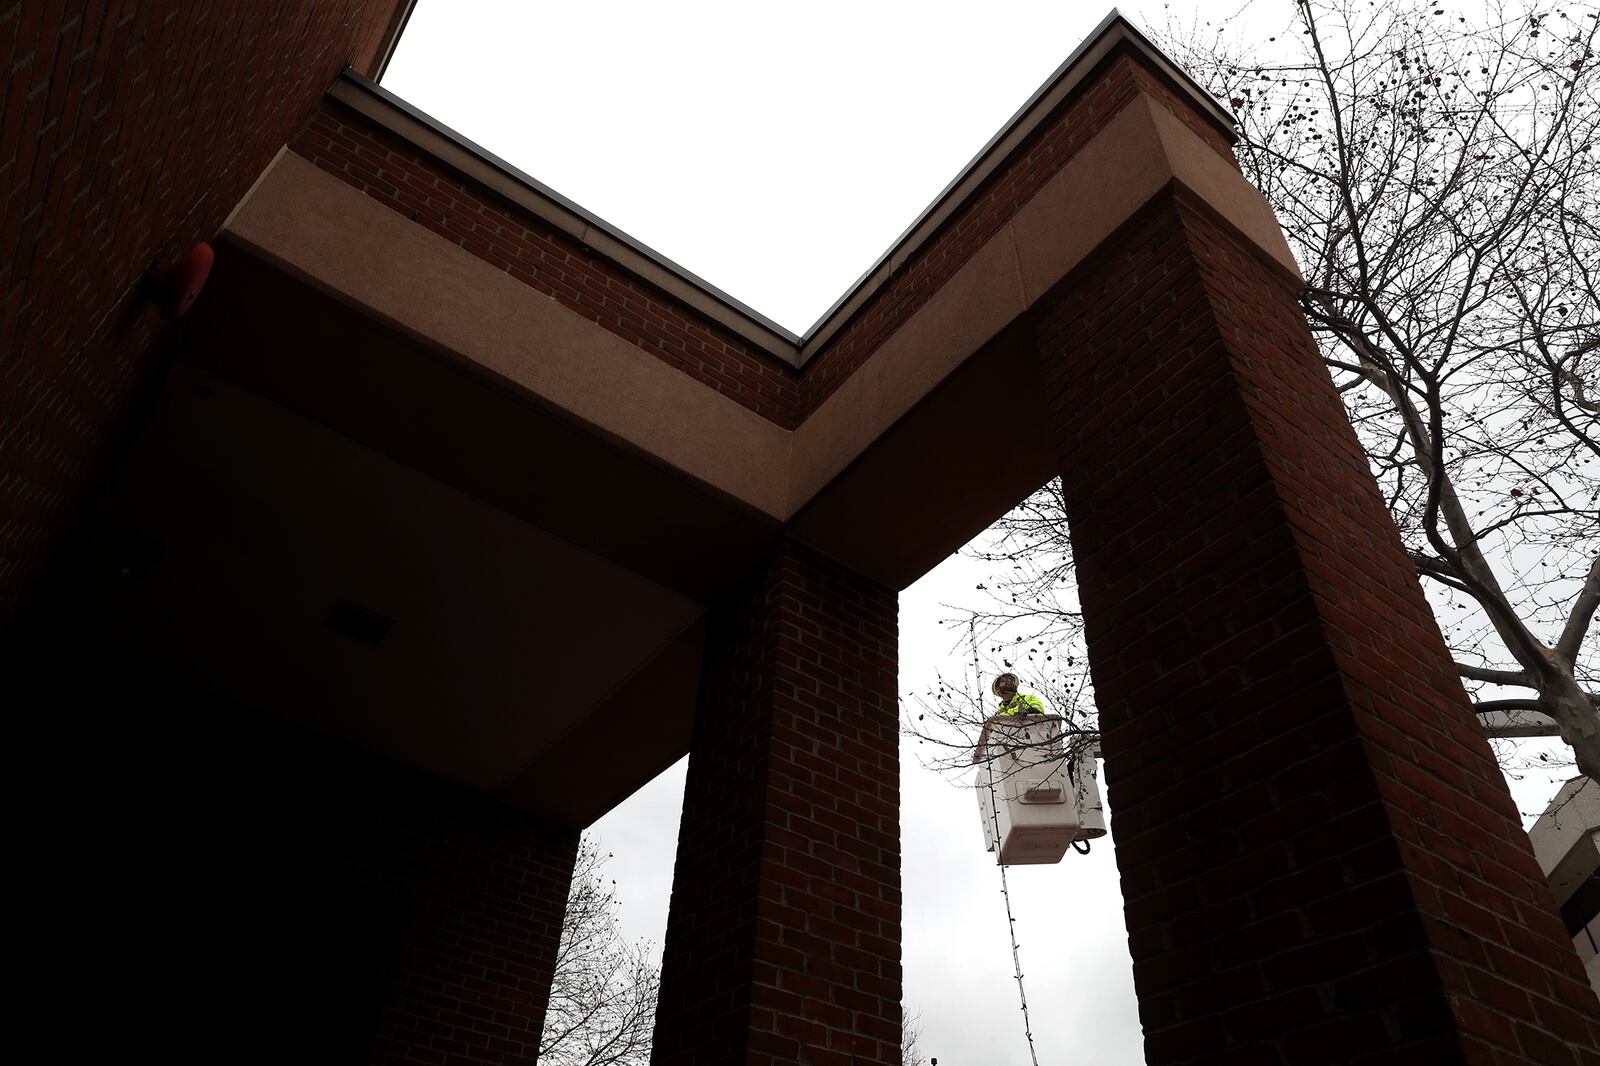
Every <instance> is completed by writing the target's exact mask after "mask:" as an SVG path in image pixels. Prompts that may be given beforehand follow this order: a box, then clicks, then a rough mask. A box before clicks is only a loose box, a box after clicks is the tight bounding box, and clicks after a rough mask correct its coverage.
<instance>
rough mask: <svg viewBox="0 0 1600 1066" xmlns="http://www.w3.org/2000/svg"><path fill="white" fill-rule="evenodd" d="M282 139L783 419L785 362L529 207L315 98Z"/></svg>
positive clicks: (787, 412)
mask: <svg viewBox="0 0 1600 1066" xmlns="http://www.w3.org/2000/svg"><path fill="white" fill-rule="evenodd" d="M292 147H293V149H294V151H295V152H297V153H298V154H300V155H302V156H304V157H305V158H307V159H309V160H311V161H312V162H313V163H315V164H317V166H319V167H321V168H322V169H323V170H326V171H327V172H328V173H330V174H334V175H336V176H337V177H339V178H341V179H342V180H344V181H347V182H349V183H350V184H351V185H353V186H355V187H356V188H358V189H360V190H361V191H362V192H364V193H366V194H367V195H368V196H370V197H372V198H373V199H375V200H377V201H378V202H380V203H382V204H384V205H386V206H388V207H390V208H392V209H393V210H395V211H398V212H399V213H401V214H402V215H405V216H406V217H408V218H410V219H411V220H412V221H413V222H415V223H417V224H418V225H419V226H425V227H427V228H428V229H430V230H432V231H433V232H435V233H437V234H439V236H441V237H443V238H445V239H446V240H448V241H451V242H453V243H455V244H459V245H460V246H461V247H463V248H465V249H466V250H467V251H469V252H471V253H472V254H473V255H476V256H477V257H478V258H479V259H482V260H484V261H485V262H487V263H490V264H492V265H493V266H495V267H496V268H497V269H499V270H503V271H505V272H506V273H508V274H510V275H511V276H512V277H514V278H517V279H518V280H519V281H522V282H523V283H524V284H527V285H530V286H532V287H533V288H535V289H537V290H539V291H540V292H542V293H545V294H547V295H549V296H552V297H554V298H555V299H557V300H560V301H561V303H562V304H563V305H565V306H566V307H568V308H570V309H571V310H573V311H576V312H577V313H578V314H580V315H583V316H584V317H585V318H587V319H589V320H590V321H592V322H597V323H599V324H600V325H602V326H604V327H605V328H606V329H608V330H610V331H611V332H612V333H615V334H617V336H619V337H621V338H623V339H624V340H626V341H628V342H629V343H631V344H634V345H637V346H638V347H639V348H641V349H642V350H644V351H647V352H649V353H651V354H652V355H654V356H655V357H656V358H658V359H660V360H661V361H662V362H664V363H667V364H668V365H669V366H672V367H675V368H676V369H678V370H681V371H682V372H683V373H685V374H688V375H689V376H690V377H692V378H694V379H695V380H696V381H698V382H700V383H701V384H703V385H705V386H707V387H708V388H712V389H716V390H717V391H718V392H720V393H722V394H723V395H725V396H727V397H729V398H731V399H733V400H737V401H738V402H739V403H741V404H743V405H744V406H745V407H748V408H749V409H750V410H752V411H754V412H756V413H757V414H759V415H761V416H762V417H763V418H766V419H768V420H770V421H772V422H775V423H777V424H778V425H780V426H784V427H786V428H793V426H794V405H795V398H796V380H797V375H796V373H795V370H794V368H793V367H791V366H789V365H788V364H787V363H784V362H782V361H781V360H778V359H775V358H773V357H772V356H770V355H768V354H766V353H765V352H762V351H760V350H759V349H758V348H756V347H755V346H754V345H752V344H749V343H748V342H746V341H744V340H742V339H741V338H739V337H738V336H737V335H736V334H734V333H732V332H730V331H729V330H727V329H725V328H723V327H722V326H720V325H718V324H717V323H715V322H712V321H711V320H710V319H707V318H705V317H704V316H702V315H699V314H697V313H695V312H694V311H692V310H690V309H688V308H685V307H683V306H682V305H680V304H679V303H678V302H677V301H675V300H674V299H673V298H672V297H670V296H667V295H666V294H664V293H662V292H660V291H658V290H657V289H655V288H654V287H653V286H650V285H648V284H646V283H645V282H642V281H640V280H638V279H637V278H634V277H632V276H631V275H629V274H628V273H627V271H625V270H623V269H622V268H620V267H618V266H616V265H615V264H613V263H610V262H608V261H606V260H604V259H602V258H600V257H599V256H597V255H595V254H594V253H593V252H591V251H589V250H588V249H587V248H585V247H584V246H583V245H582V244H580V243H579V242H577V241H575V240H573V239H572V238H571V237H569V236H567V235H566V234H565V233H562V232H560V231H559V230H556V229H555V228H554V227H551V226H549V225H547V224H545V223H544V222H543V221H541V220H540V219H538V218H537V217H535V216H534V215H532V214H530V213H529V212H527V211H525V210H523V209H521V208H519V207H517V206H516V205H514V204H511V203H509V202H507V201H504V200H502V199H501V198H500V197H498V196H497V195H495V194H494V193H493V192H490V191H489V190H487V189H484V188H481V187H479V186H477V185H475V184H469V183H467V182H466V181H464V180H462V178H461V177H460V176H458V175H456V174H455V173H453V172H452V171H451V170H450V169H448V168H447V167H445V166H444V165H442V164H440V163H439V162H438V161H436V160H434V159H432V158H430V157H428V156H425V155H424V154H423V153H422V152H420V151H419V150H417V149H416V148H415V147H413V146H412V145H409V144H406V143H404V142H402V141H400V140H398V139H396V138H394V137H392V136H390V135H389V134H388V133H386V132H385V131H382V130H379V129H375V128H373V127H372V126H371V125H370V124H369V123H367V122H366V121H365V120H364V119H363V118H362V117H361V116H360V115H357V114H355V113H353V112H351V111H350V110H348V109H346V108H343V107H341V106H339V105H338V104H337V103H334V102H331V101H330V102H328V103H325V104H324V105H323V106H322V108H321V109H320V110H318V111H317V113H316V114H315V115H314V116H313V118H312V120H311V123H310V125H309V127H308V128H307V129H306V130H305V131H303V132H302V133H301V135H300V136H299V137H297V138H295V140H294V142H293V145H292Z"/></svg>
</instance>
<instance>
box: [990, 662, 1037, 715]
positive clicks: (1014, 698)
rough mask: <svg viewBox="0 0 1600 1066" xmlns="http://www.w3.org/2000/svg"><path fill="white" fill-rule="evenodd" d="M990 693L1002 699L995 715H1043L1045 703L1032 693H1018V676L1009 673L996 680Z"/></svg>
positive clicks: (991, 686)
mask: <svg viewBox="0 0 1600 1066" xmlns="http://www.w3.org/2000/svg"><path fill="white" fill-rule="evenodd" d="M989 691H991V692H993V693H994V694H995V695H996V696H998V697H1000V706H999V707H997V708H996V709H995V712H994V713H995V714H1043V713H1044V701H1043V700H1041V699H1040V698H1039V697H1038V696H1035V695H1034V694H1033V693H1031V692H1018V691H1017V675H1016V674H1013V673H1010V672H1009V671H1008V672H1006V673H1003V674H1001V675H1000V676H999V677H997V678H995V679H994V684H993V685H990V686H989Z"/></svg>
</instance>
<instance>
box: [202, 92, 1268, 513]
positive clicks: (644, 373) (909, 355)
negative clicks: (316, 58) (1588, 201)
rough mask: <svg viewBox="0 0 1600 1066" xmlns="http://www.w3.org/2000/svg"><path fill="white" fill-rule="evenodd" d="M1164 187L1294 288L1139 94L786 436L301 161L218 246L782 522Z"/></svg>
mask: <svg viewBox="0 0 1600 1066" xmlns="http://www.w3.org/2000/svg"><path fill="white" fill-rule="evenodd" d="M1173 182H1177V183H1179V184H1182V185H1184V186H1185V187H1187V188H1188V189H1189V190H1191V191H1192V192H1193V193H1195V194H1196V195H1197V196H1199V197H1200V198H1201V199H1203V200H1204V201H1205V202H1206V203H1208V204H1209V205H1210V206H1211V207H1212V208H1213V209H1215V210H1216V212H1217V213H1218V214H1219V215H1220V216H1221V217H1222V218H1223V219H1225V220H1226V221H1228V222H1230V223H1231V224H1233V225H1234V226H1235V227H1236V228H1237V229H1238V230H1239V231H1240V232H1241V233H1243V234H1245V235H1246V236H1247V237H1249V238H1250V239H1251V240H1252V241H1253V242H1254V243H1255V244H1256V245H1257V246H1258V247H1259V248H1260V249H1261V251H1262V252H1263V253H1264V254H1265V255H1266V256H1268V257H1269V258H1270V259H1272V260H1273V261H1274V262H1275V263H1276V264H1278V266H1280V267H1281V268H1282V269H1283V270H1285V271H1287V272H1289V273H1290V274H1292V275H1294V276H1296V277H1298V276H1299V275H1298V269H1297V267H1296V265H1295V262H1294V257H1293V256H1292V254H1291V253H1290V251H1289V248H1288V245H1287V243H1286V242H1285V241H1284V238H1283V234H1282V232H1281V231H1280V230H1279V228H1278V225H1277V221H1276V219H1275V218H1274V217H1273V215H1272V211H1271V208H1270V207H1269V206H1268V205H1267V202H1266V200H1265V198H1263V197H1262V196H1261V194H1260V193H1259V192H1257V191H1256V190H1255V189H1254V188H1253V187H1251V186H1250V184H1249V183H1248V182H1247V181H1246V180H1245V179H1244V177H1243V175H1241V174H1240V173H1239V172H1238V171H1237V170H1235V169H1234V168H1232V167H1230V166H1229V165H1228V164H1227V162H1226V160H1224V159H1223V158H1222V157H1221V156H1219V155H1218V154H1217V152H1216V151H1215V150H1214V149H1213V148H1212V147H1211V146H1210V145H1208V144H1206V143H1205V142H1204V141H1203V140H1201V139H1200V137H1199V136H1198V135H1197V134H1195V133H1194V132H1193V131H1191V130H1190V129H1189V128H1188V127H1187V126H1185V125H1184V124H1183V123H1182V122H1180V121H1178V120H1177V119H1176V118H1175V117H1173V116H1172V115H1171V114H1170V113H1169V112H1168V111H1167V110H1166V108H1164V107H1161V106H1159V105H1157V104H1155V103H1154V102H1153V101H1151V100H1150V99H1149V98H1148V97H1146V96H1144V95H1143V94H1140V95H1139V96H1138V97H1137V98H1136V99H1134V100H1132V101H1130V102H1129V104H1128V105H1127V106H1126V107H1124V108H1123V109H1122V110H1121V111H1120V112H1119V113H1118V114H1117V116H1116V117H1115V118H1114V119H1113V120H1112V121H1111V122H1110V123H1109V124H1108V125H1107V126H1106V128H1105V129H1104V130H1102V131H1101V132H1100V134H1099V135H1098V136H1096V137H1095V138H1094V139H1093V140H1092V141H1091V142H1090V143H1089V144H1087V145H1085V146H1084V148H1083V149H1082V150H1081V151H1079V152H1078V153H1077V154H1076V155H1074V156H1073V158H1072V159H1071V160H1069V161H1068V162H1067V164H1066V165H1065V166H1064V167H1062V169H1061V170H1060V171H1059V172H1058V173H1057V174H1056V175H1055V176H1054V177H1053V178H1051V180H1050V181H1049V182H1048V183H1047V184H1046V185H1045V186H1044V187H1043V188H1042V189H1041V190H1040V191H1039V193H1038V194H1037V195H1036V196H1035V197H1034V198H1033V199H1032V200H1030V201H1029V202H1028V203H1027V204H1025V205H1024V206H1023V207H1022V208H1021V210H1019V211H1018V212H1017V214H1016V215H1015V216H1014V217H1013V218H1012V219H1011V220H1010V221H1009V222H1008V223H1007V224H1006V225H1005V226H1003V227H1002V228H1001V229H1000V231H999V232H997V233H996V234H995V236H994V237H992V238H990V240H989V241H988V242H987V243H986V244H985V245H984V246H983V247H982V248H980V249H979V250H978V251H977V252H976V253H975V254H974V255H973V256H972V258H971V259H970V260H968V262H967V263H965V264H964V265H963V266H962V268H961V269H960V270H959V271H957V272H956V274H955V275H954V276H953V277H952V278H951V279H950V280H949V281H947V282H946V283H945V284H944V285H943V286H941V287H940V289H939V290H938V291H937V292H936V293H934V294H933V295H932V296H931V297H930V298H929V300H928V301H927V302H926V303H925V304H924V305H923V306H922V307H921V308H919V309H918V310H917V311H916V313H915V314H913V315H912V316H911V317H910V318H909V319H908V320H907V321H906V323H905V324H904V325H902V326H901V327H900V328H899V329H898V330H896V331H895V332H894V334H892V335H891V336H890V337H889V339H888V340H887V341H885V342H884V344H883V345H882V346H881V347H880V348H879V349H878V350H877V351H876V352H874V353H873V355H872V356H871V358H869V359H868V360H866V362H865V363H864V364H863V365H862V366H861V368H860V369H858V370H857V371H856V372H855V373H854V374H852V375H851V376H850V377H849V378H848V379H846V380H845V381H844V382H843V383H842V384H841V385H840V386H839V388H838V389H837V390H835V391H834V393H833V394H832V395H831V396H829V398H828V399H827V400H826V401H824V403H823V404H822V405H821V406H820V407H819V408H818V409H817V410H816V411H815V412H813V413H812V415H811V416H810V417H809V418H807V419H806V420H805V422H803V423H802V424H801V425H800V426H799V427H798V428H797V429H796V430H794V431H793V432H791V431H789V430H785V429H783V428H781V427H779V426H777V425H775V424H774V423H772V422H770V421H768V420H767V419H764V418H762V417H760V416H759V415H757V414H755V413H754V412H752V411H750V410H748V409H747V408H745V407H744V406H742V405H741V404H739V403H738V402H737V401H735V400H733V399H730V398H729V397H727V396H724V395H722V394H721V393H719V392H716V391H715V390H712V389H707V388H705V387H704V386H702V385H701V384H700V383H698V382H697V381H695V380H694V379H692V378H690V377H688V376H687V375H685V374H682V373H680V372H679V371H677V370H676V369H674V368H672V367H670V366H668V365H667V364H666V363H664V362H662V361H661V360H660V359H658V358H656V357H655V356H653V355H650V354H649V353H646V352H643V351H641V350H639V349H638V348H636V347H634V346H633V345H631V344H630V343H628V342H627V341H626V340H624V339H622V338H621V337H619V336H617V335H616V334H614V333H612V332H610V331H609V330H606V329H605V328H603V327H602V326H599V325H597V324H596V323H594V322H592V321H590V320H589V319H587V318H585V317H583V316H582V315H579V314H577V313H576V312H573V311H571V310H569V309H568V308H567V307H565V306H564V305H562V304H561V303H560V302H558V301H557V300H555V299H553V298H551V297H548V296H546V295H544V294H543V293H540V292H538V291H537V290H534V289H531V288H529V287H528V286H526V285H524V284H523V283H522V282H520V281H518V280H517V279H515V278H513V277H511V276H510V275H509V274H506V273H505V272H503V271H500V270H497V269H495V268H494V267H493V266H492V265H490V264H488V263H486V262H484V261H483V260H481V259H479V258H478V257H476V256H474V255H472V254H471V253H470V252H468V251H466V250H465V249H462V248H461V247H459V246H457V245H456V244H454V243H452V242H451V241H448V240H446V239H444V238H443V237H440V236H438V235H437V234H434V233H433V232H431V231H429V230H427V229H425V228H423V227H421V226H417V225H413V224H411V223H410V222H409V221H407V220H406V219H405V218H404V217H403V216H401V215H399V214H396V213H395V212H393V211H391V210H390V209H389V208H387V207H385V206H383V205H382V204H380V203H378V202H377V201H376V200H373V199H371V198H369V197H367V196H365V195H364V194H362V193H361V192H360V191H359V190H357V189H355V188H353V187H352V186H350V185H348V184H346V183H345V182H343V181H341V180H339V179H338V178H337V177H335V176H333V175H330V174H327V173H325V172H324V171H322V170H320V169H319V168H318V167H316V166H315V165H314V164H312V163H310V162H308V161H306V160H304V159H302V158H300V157H299V156H297V155H294V154H293V153H291V152H288V151H284V152H281V153H280V154H279V156H278V158H277V159H275V160H274V161H273V164H272V166H271V167H270V168H269V170H268V172H267V173H266V174H265V175H263V177H262V179H261V180H260V181H259V182H257V184H256V186H255V188H254V189H252V191H251V194H250V196H249V197H248V199H247V200H246V201H245V202H244V203H243V204H241V205H240V207H239V208H238V209H237V210H236V211H235V212H234V214H233V215H232V216H231V217H230V218H229V219H228V222H227V224H226V226H225V229H224V232H225V233H226V235H227V236H228V237H229V238H230V239H231V240H232V241H234V242H236V243H238V244H240V245H243V246H245V247H247V248H249V249H251V250H252V251H253V252H255V253H256V254H258V255H261V256H263V257H265V258H267V259H269V260H271V261H274V262H276V263H278V264H280V265H281V266H283V267H284V268H286V269H288V270H290V271H291V272H293V273H294V274H296V275H297V276H299V277H302V278H303V279H305V280H308V281H310V282H311V283H313V284H315V285H317V286H319V287H321V288H323V289H325V290H326V291H329V292H331V293H334V294H336V295H337V296H338V297H339V298H340V299H341V300H343V301H345V302H347V303H351V304H354V305H356V306H359V307H361V308H362V309H364V310H365V311H367V312H368V313H370V314H372V315H375V316H377V317H378V318H380V319H382V320H384V321H386V322H388V323H391V324H392V325H394V326H395V327H398V328H400V329H402V330H404V331H406V332H407V333H408V334H410V335H412V336H415V337H418V338H421V339H423V340H425V341H427V342H429V343H431V344H432V345H434V346H436V347H438V348H439V349H442V350H444V351H446V352H449V353H452V354H453V355H454V356H455V357H456V358H458V359H460V360H462V361H463V362H464V363H466V364H467V365H469V366H471V367H473V368H474V369H476V370H477V371H478V372H480V373H484V374H487V375H491V376H492V377H494V378H496V379H498V380H501V381H503V382H505V383H506V384H507V385H508V386H510V387H512V388H514V389H517V390H519V391H521V392H523V393H525V394H527V395H529V396H531V397H536V398H537V399H538V400H540V401H542V402H544V403H546V404H549V405H551V406H553V407H555V408H557V409H559V410H561V411H564V412H566V413H567V414H568V415H570V416H571V417H574V418H576V419H579V420H581V421H582V422H585V423H588V424H589V425H591V426H594V427H595V428H596V429H598V430H600V431H602V432H604V433H606V434H608V435H610V436H612V437H615V438H616V439H619V440H621V441H623V442H626V443H627V444H630V445H632V446H634V447H636V448H638V449H640V450H641V451H643V452H645V453H647V454H648V455H650V456H653V457H655V458H656V459H658V460H660V461H663V462H665V463H666V464H668V465H669V466H671V467H673V468H675V469H677V470H679V471H681V472H683V473H685V474H687V475H689V476H690V477H693V478H695V479H697V480H699V481H701V482H703V483H704V484H706V485H708V486H710V487H712V488H714V489H716V490H717V491H719V492H722V493H725V494H727V495H728V496H731V497H733V498H735V499H737V500H739V501H741V502H743V503H745V504H747V505H748V506H750V507H753V508H755V509H756V510H758V511H760V512H761V513H762V514H765V515H767V516H769V517H772V518H774V519H777V520H779V521H787V520H788V519H789V518H790V517H791V516H793V515H794V514H796V513H797V512H798V511H799V510H800V509H801V508H803V507H805V506H806V504H807V503H808V502H810V501H811V500H812V499H813V498H815V497H816V495H817V494H818V493H819V492H821V491H822V489H823V488H824V487H825V486H826V485H827V484H828V483H829V482H830V481H832V480H833V479H834V478H835V477H837V476H838V474H839V473H840V472H841V471H842V470H844V469H845V468H846V467H847V466H848V465H849V464H850V463H852V462H853V461H855V459H856V458H857V457H858V456H860V455H861V454H862V453H863V452H864V451H865V450H866V449H867V448H868V447H869V446H870V445H871V444H872V443H873V442H874V441H875V440H877V439H878V438H879V437H881V436H882V435H883V434H884V433H885V432H886V431H887V430H888V429H889V428H890V427H891V426H893V425H894V423H895V422H896V421H897V420H899V419H900V418H901V417H902V416H904V415H905V414H906V413H907V412H908V411H910V410H911V408H912V407H914V406H915V405H916V404H917V403H919V402H920V401H921V400H922V399H923V398H925V397H926V396H928V395H929V394H930V393H931V392H932V391H933V390H934V389H935V388H937V387H938V386H939V384H940V383H941V382H943V381H944V380H945V379H946V378H947V377H948V376H949V375H950V374H951V373H952V372H953V371H954V370H955V369H956V368H957V367H958V366H960V365H961V363H962V362H963V361H964V360H965V359H967V358H968V357H969V356H971V355H972V354H973V353H974V352H976V351H977V350H978V349H980V348H981V347H982V346H983V345H984V344H985V343H987V342H988V341H989V340H990V339H992V338H993V337H995V336H996V335H997V334H998V333H999V332H1000V331H1001V330H1002V329H1004V328H1005V327H1006V325H1007V324H1009V323H1010V322H1012V321H1014V320H1015V319H1016V318H1017V317H1018V316H1019V315H1022V314H1023V313H1025V312H1026V311H1027V309H1028V308H1029V307H1031V306H1032V305H1033V304H1034V303H1035V302H1036V301H1037V300H1038V299H1039V298H1040V297H1041V296H1043V295H1044V294H1045V293H1046V292H1047V291H1049V289H1050V288H1051V287H1052V286H1053V285H1055V284H1056V283H1057V282H1058V281H1060V280H1061V279H1062V278H1063V277H1065V276H1066V275H1067V273H1068V272H1069V271H1071V270H1072V269H1073V268H1074V267H1075V266H1077V265H1078V264H1079V263H1081V262H1082V261H1083V260H1084V259H1085V258H1086V257H1088V256H1089V255H1090V254H1091V253H1093V252H1094V251H1095V249H1096V248H1098V247H1099V246H1100V245H1101V244H1102V243H1103V242H1104V241H1105V240H1106V239H1107V238H1109V237H1110V236H1111V234H1112V233H1114V232H1115V231H1116V229H1117V227H1119V226H1121V225H1122V224H1123V223H1124V222H1126V221H1127V220H1128V219H1129V218H1131V217H1132V216H1133V214H1134V213H1135V212H1137V211H1138V210H1139V209H1140V208H1141V207H1142V206H1143V205H1144V204H1146V203H1148V202H1149V201H1150V199H1151V198H1152V197H1154V196H1156V195H1158V194H1159V193H1160V192H1161V190H1162V189H1164V188H1165V187H1167V186H1168V185H1169V184H1171V183H1173ZM396 263H405V264H407V269H405V270H403V271H402V270H395V269H393V264H396ZM975 417H981V413H975Z"/></svg>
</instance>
